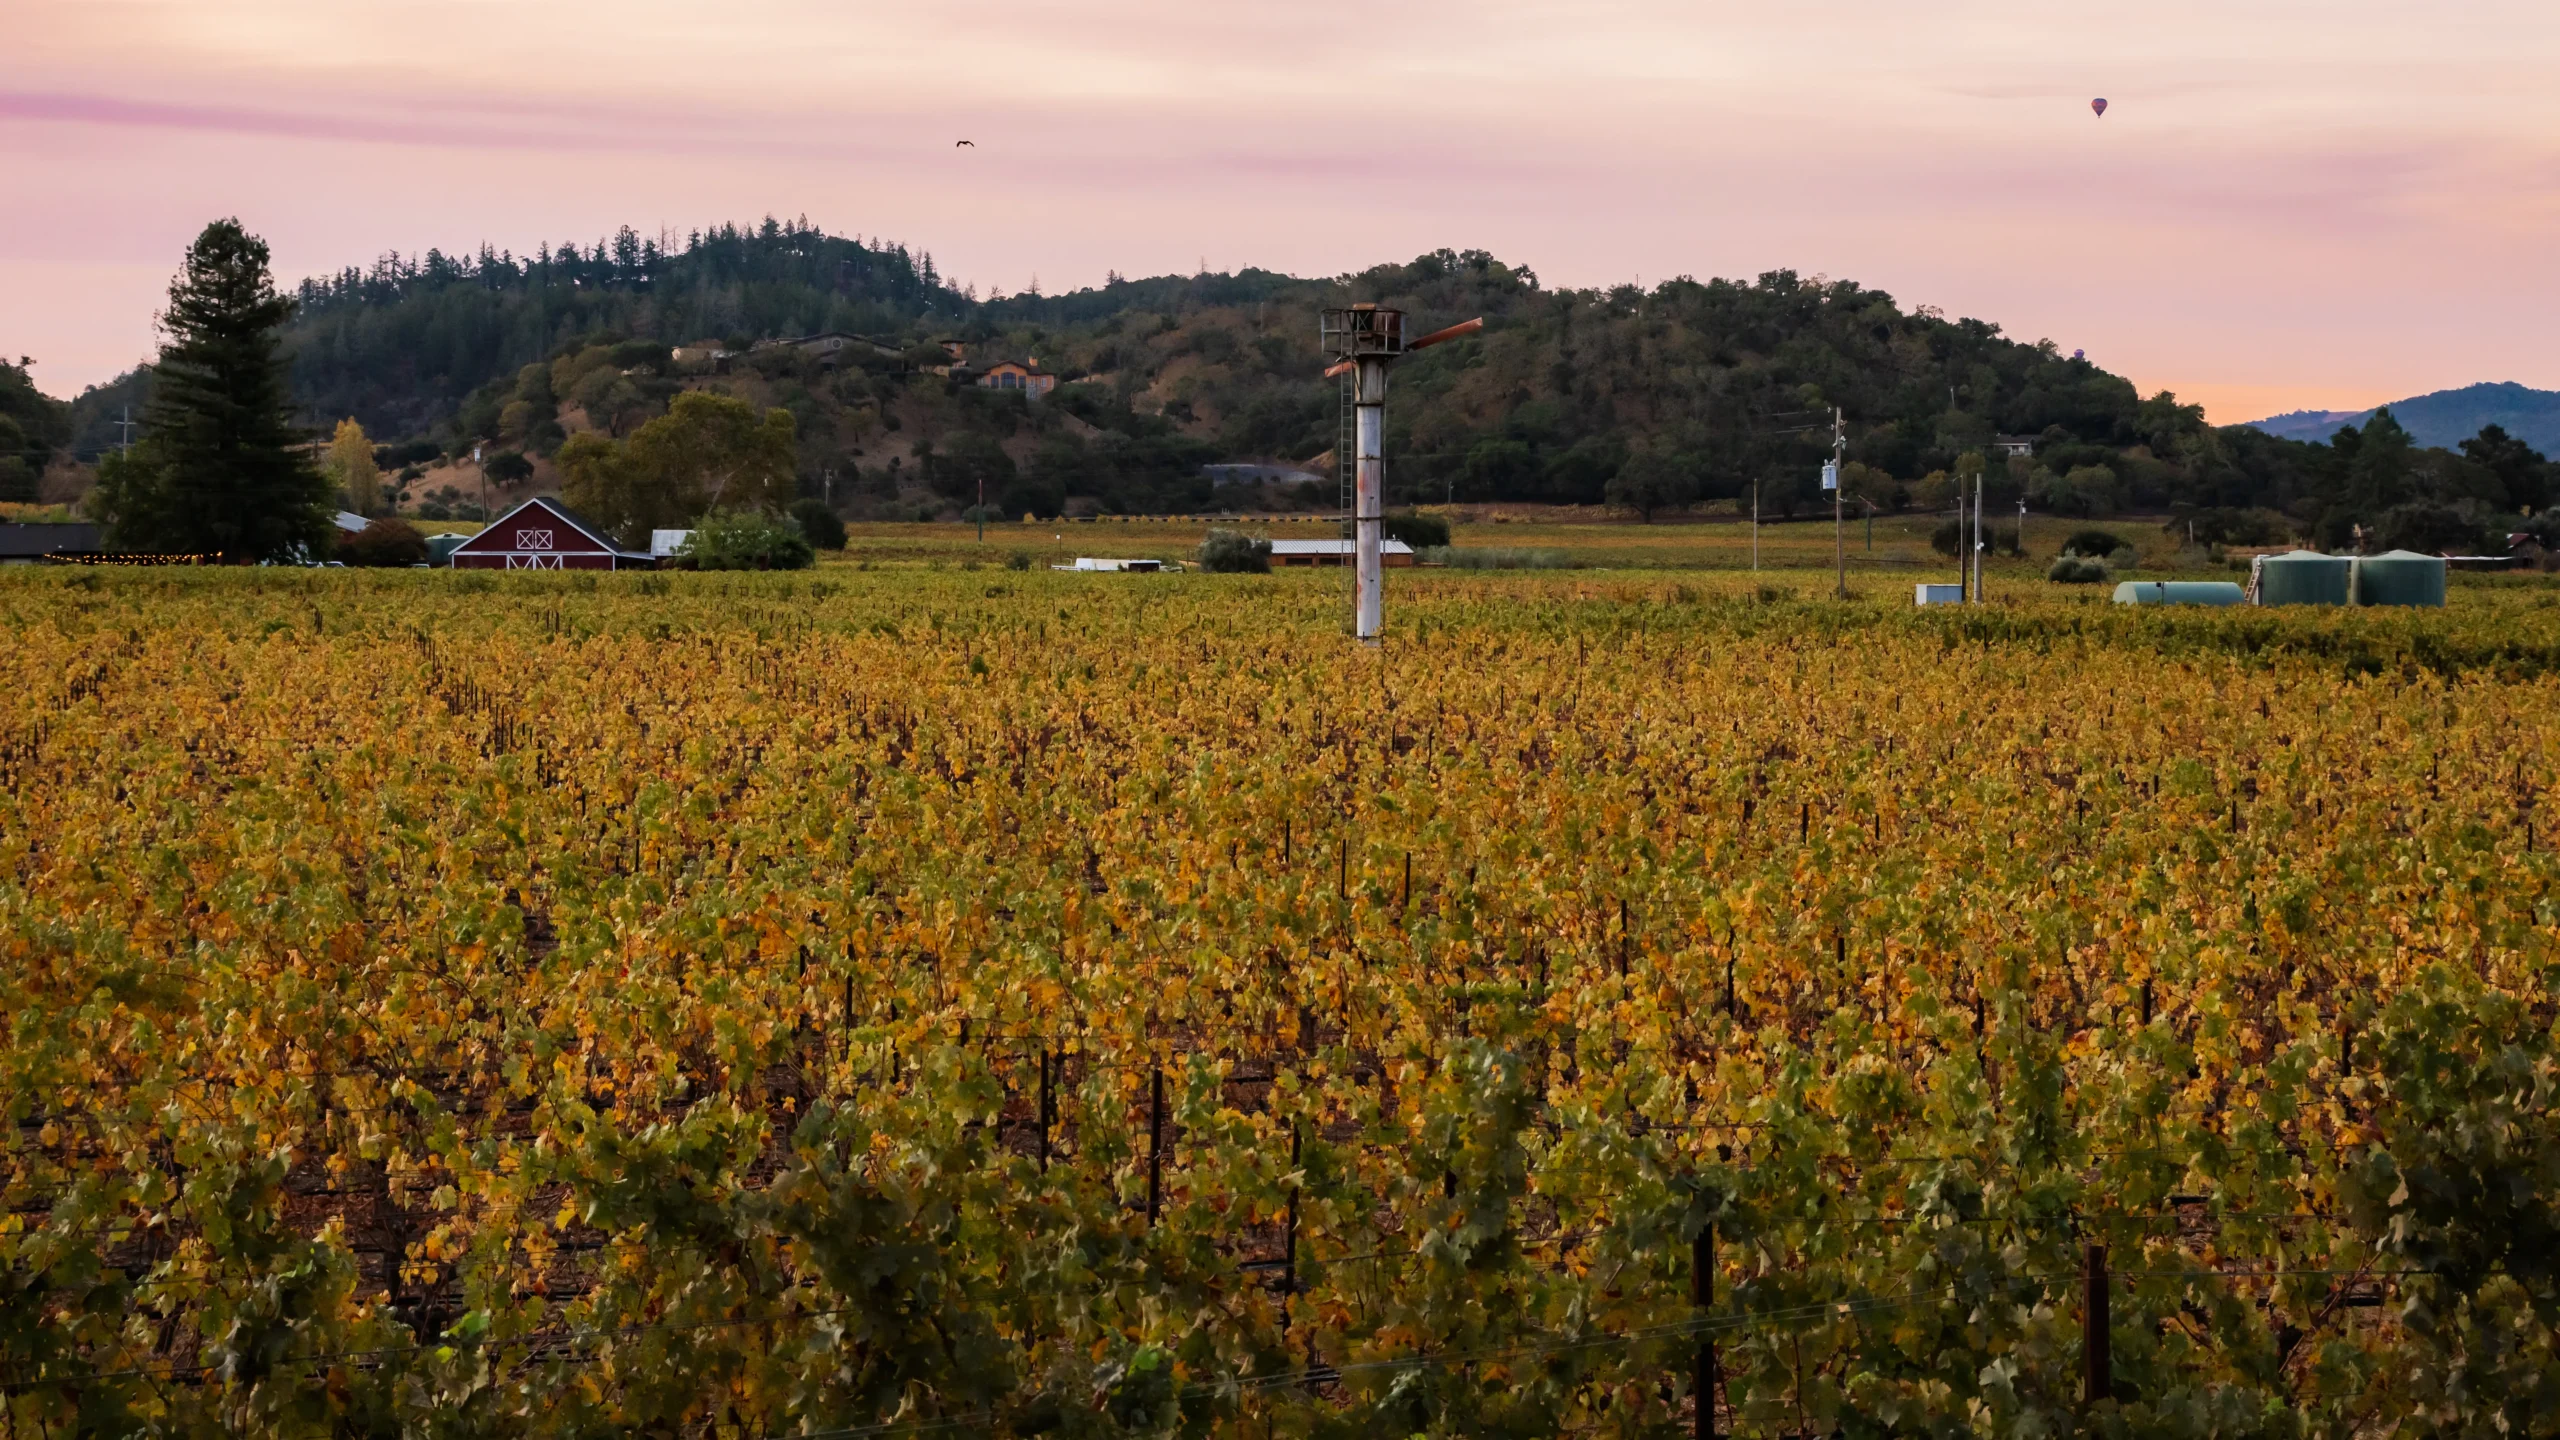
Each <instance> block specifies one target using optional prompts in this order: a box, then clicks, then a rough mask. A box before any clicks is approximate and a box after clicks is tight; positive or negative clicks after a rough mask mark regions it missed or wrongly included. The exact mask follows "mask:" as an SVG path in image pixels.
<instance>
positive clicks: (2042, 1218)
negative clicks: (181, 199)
mask: <svg viewBox="0 0 2560 1440" xmlns="http://www.w3.org/2000/svg"><path fill="white" fill-rule="evenodd" d="M1097 578H1101V579H1102V580H1103V583H1100V584H1097V583H1095V582H1096V580H1097ZM1136 578H1138V577H1092V576H1064V575H1052V574H1049V573H1046V572H1044V571H1038V570H1034V571H1031V572H1028V573H1015V572H1008V571H1003V570H993V569H990V570H985V571H977V572H966V573H964V572H957V571H942V572H933V571H927V570H923V569H915V568H909V569H885V568H884V569H880V570H876V571H855V570H853V569H852V568H850V567H845V566H839V567H834V568H831V569H828V570H825V571H821V572H818V573H817V574H816V575H814V576H808V575H803V576H779V575H776V576H761V575H748V576H714V575H698V576H697V575H684V576H616V575H606V576H600V577H599V576H592V575H591V576H583V577H577V576H545V577H497V576H487V575H461V574H453V573H423V572H421V573H415V574H412V573H408V572H386V573H382V574H368V573H362V572H326V573H320V572H231V573H209V572H208V573H186V574H179V573H176V572H171V571H152V572H132V573H112V574H110V573H98V572H82V573H78V574H64V573H61V572H56V571H45V572H25V573H20V574H12V575H8V576H0V608H5V610H6V613H7V621H8V633H9V634H10V635H11V637H12V642H13V643H12V644H11V645H10V646H9V647H8V649H7V650H6V651H5V652H0V684H5V685H6V687H7V689H6V694H7V698H6V700H5V701H0V773H5V776H6V781H7V784H6V787H5V791H0V1015H5V1017H6V1024H7V1027H8V1038H7V1043H6V1048H5V1052H0V1105H5V1107H6V1110H7V1117H6V1118H7V1121H8V1122H9V1123H8V1125H7V1127H6V1129H5V1135H6V1141H5V1151H0V1187H5V1190H4V1192H0V1195H4V1198H5V1206H0V1406H5V1415H6V1420H5V1422H0V1423H5V1426H6V1427H7V1428H6V1429H5V1431H0V1433H5V1434H6V1435H7V1436H9V1437H11V1440H15V1437H18V1436H38V1435H42V1436H70V1435H121V1434H155V1435H208V1436H209V1435H216V1434H220V1435H234V1434H259V1435H287V1436H296V1435H313V1436H319V1435H333V1436H334V1435H353V1434H394V1433H399V1434H415V1435H498V1436H527V1437H536V1436H539V1437H550V1436H589V1435H608V1434H610V1435H634V1434H636V1435H654V1436H705V1437H709V1436H718V1437H733V1440H755V1437H761V1436H767V1435H774V1436H780V1435H826V1436H845V1437H850V1436H867V1435H901V1436H902V1435H942V1434H950V1435H1004V1436H1017V1435H1032V1434H1044V1435H1055V1436H1098V1435H1122V1434H1149V1435H1156V1434H1161V1435H1176V1434H1178V1435H1198V1436H1212V1435H1214V1436H1233V1437H1239V1440H1262V1437H1287V1436H1342V1437H1352V1436H1403V1435H1414V1434H1429V1435H1449V1436H1458V1435H1465V1436H1522V1437H1528V1436H1556V1435H1568V1434H1570V1435H1606V1436H1669V1435H1688V1434H1694V1433H1702V1432H1704V1431H1707V1430H1712V1431H1713V1432H1714V1433H1717V1434H1723V1435H1748V1436H1767V1437H1781V1436H1787V1437H1797V1436H1802V1437H1810V1436H1830V1435H1835V1434H1848V1435H1857V1436H1866V1435H1883V1434H1888V1433H1892V1434H1930V1435H1981V1436H1992V1435H2000V1436H2036V1435H2053V1434H2063V1433H2091V1434H2101V1433H2102V1434H2114V1435H2195V1436H2203V1435H2239V1434H2266V1435H2276V1436H2293V1435H2305V1436H2307V1435H2340V1436H2343V1435H2384V1434H2397V1435H2410V1436H2418V1435H2429V1436H2434V1435H2492V1434H2496V1435H2510V1436H2512V1435H2526V1434H2552V1433H2554V1427H2555V1421H2554V1419H2553V1418H2552V1417H2553V1416H2554V1415H2560V1342H2556V1341H2555V1335H2560V1117H2555V1111H2554V1106H2555V1103H2560V1093H2556V1092H2560V1046H2555V1037H2554V1031H2553V1027H2554V1023H2555V1016H2560V990H2555V982H2556V981H2560V899H2555V896H2554V892H2553V882H2554V879H2555V876H2560V864H2555V861H2554V858H2553V854H2552V843H2553V841H2552V833H2551V832H2552V831H2553V830H2554V829H2555V828H2560V824H2555V819H2556V818H2560V817H2554V815H2553V814H2552V813H2551V808H2550V806H2549V805H2548V803H2547V801H2548V797H2549V796H2550V795H2551V787H2552V784H2553V780H2554V777H2555V775H2560V591H2554V590H2552V589H2550V588H2549V587H2547V586H2544V587H2540V588H2536V587H2535V586H2534V585H2532V584H2524V583H2518V584H2501V583H2481V584H2470V585H2466V586H2465V587H2464V588H2461V589H2460V590H2458V591H2457V593H2456V595H2455V601H2454V605H2453V606H2452V608H2450V609H2447V610H2444V611H2439V612H2427V613H2423V614H2396V615H2394V614H2381V613H2373V612H2354V613H2341V612H2323V613H2312V612H2299V613H2296V612H2263V611H2246V612H2240V611H2228V612H2213V613H2202V612H2198V613H2174V612H2162V611H2149V612H2139V613H2137V612H2135V611H2133V610H2131V609H2130V608H2127V609H2116V608H2112V607H2105V606H2093V605H2088V604H2084V603H2079V602H2077V601H2075V600H2055V599H2044V598H2039V597H2035V596H2024V595H2022V598H2020V599H2019V600H2018V601H2017V602H2015V603H2012V604H2004V605H1994V606H1989V607H1985V608H1983V609H1981V610H1976V611H1968V612H1952V611H1930V612H1914V611H1912V610H1910V609H1908V608H1907V602H1908V593H1909V592H1908V589H1907V585H1905V586H1901V587H1899V594H1900V597H1901V599H1900V601H1899V602H1898V603H1888V599H1887V598H1886V597H1883V596H1874V597H1870V598H1865V599H1860V600H1853V601H1850V602H1846V603H1835V602H1830V601H1827V600H1821V599H1817V598H1813V597H1816V596H1818V595H1820V594H1822V593H1825V592H1826V591H1827V589H1828V586H1829V577H1828V576H1827V575H1822V576H1807V577H1798V581H1797V583H1796V585H1795V588H1796V589H1798V590H1800V591H1801V592H1802V595H1803V597H1804V598H1798V597H1797V596H1795V595H1792V594H1789V593H1787V587H1786V586H1784V585H1774V586H1768V585H1763V584H1762V583H1761V582H1762V580H1764V579H1766V578H1767V577H1747V576H1741V577H1737V576H1725V577H1721V578H1717V577H1706V578H1699V577H1685V578H1682V577H1673V576H1668V575H1644V574H1638V573H1626V572H1577V573H1572V574H1567V575H1561V576H1556V575H1517V576H1483V575H1469V574H1459V573H1449V574H1437V573H1434V574H1428V575H1418V576H1416V577H1415V578H1412V579H1401V578H1400V579H1398V580H1397V581H1395V582H1394V584H1393V587H1392V588H1393V589H1394V596H1393V603H1392V606H1391V611H1390V613H1391V616H1392V618H1393V622H1394V628H1393V631H1392V636H1393V638H1392V643H1391V644H1390V645H1389V646H1388V647H1387V648H1386V649H1384V650H1383V651H1382V652H1379V653H1375V654H1369V655H1363V654H1360V653H1358V652H1357V651H1356V650H1355V649H1354V648H1353V647H1351V646H1350V645H1349V644H1348V643H1347V642H1346V641H1345V640H1344V639H1343V637H1342V635H1341V628H1342V625H1341V620H1342V617H1341V613H1340V611H1341V596H1342V588H1341V582H1340V580H1339V579H1338V578H1336V579H1327V578H1325V577H1322V576H1317V575H1312V574H1307V575H1284V576H1272V577H1228V576H1206V575H1184V576H1163V577H1145V579H1144V580H1143V582H1142V583H1127V581H1128V580H1130V579H1136ZM2093 1316H2094V1317H2095V1318H2093ZM2093 1337H2094V1339H2095V1341H2096V1342H2097V1343H2096V1344H2094V1345H2093V1344H2092V1343H2091V1342H2092V1339H2093ZM1702 1409H1703V1412H1704V1413H1701V1411H1702Z"/></svg>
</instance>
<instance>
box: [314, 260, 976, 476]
mask: <svg viewBox="0 0 2560 1440" xmlns="http://www.w3.org/2000/svg"><path fill="white" fill-rule="evenodd" d="M297 299H298V301H299V315H298V317H297V319H296V323H295V325H294V328H293V333H292V350H293V360H294V387H295V390H296V393H297V396H298V398H299V399H301V400H302V401H303V402H304V403H305V404H307V405H308V406H309V407H310V408H311V409H312V410H313V411H314V412H315V413H317V414H319V415H323V416H331V417H335V416H345V415H352V416H354V417H356V418H357V419H359V420H361V421H362V422H363V423H364V426H365V428H366V429H367V430H368V431H370V432H372V433H374V434H376V435H400V436H423V435H425V434H427V433H429V432H432V431H434V430H435V429H437V428H439V427H443V426H448V425H449V424H450V422H451V421H452V418H453V416H454V413H455V411H456V410H457V409H458V408H459V406H460V405H461V403H462V401H463V399H464V398H465V397H466V396H468V395H469V394H470V393H471V392H472V391H473V390H474V389H477V388H478V387H480V386H482V385H483V384H485V383H487V382H488V381H490V380H491V379H493V378H496V377H499V376H504V375H513V374H514V373H515V372H516V371H517V370H518V369H519V368H520V367H522V366H524V365H526V364H529V363H531V362H533V361H536V360H543V359H547V358H549V357H551V356H552V355H553V354H555V353H556V352H558V351H559V350H560V349H561V348H562V347H563V346H565V345H568V344H570V343H571V342H573V341H577V340H579V339H581V338H583V337H588V336H594V335H600V334H609V335H613V336H616V337H619V338H623V339H644V340H656V341H662V342H665V343H667V344H671V345H672V344H680V343H682V342H684V341H686V340H692V339H702V338H709V339H718V340H726V341H728V342H729V343H730V344H732V345H734V346H735V347H737V348H739V349H744V348H746V346H747V345H748V344H749V343H750V342H752V341H754V340H756V339H762V338H766V337H770V336H776V335H798V334H806V333H809V332H812V331H817V330H830V329H834V330H860V331H874V330H878V331H899V330H905V329H910V328H914V327H915V326H917V325H918V324H919V323H921V321H922V319H923V317H925V316H928V315H934V316H939V317H941V318H942V319H943V321H944V322H946V323H948V322H949V321H950V320H951V319H953V318H954V317H956V315H957V314H958V313H959V312H960V310H962V309H963V308H964V307H965V306H966V305H967V304H968V300H967V298H966V297H965V296H964V295H962V294H961V293H959V292H956V291H953V290H951V289H949V288H947V287H945V286H944V285H943V284H942V283H941V281H940V280H939V278H938V277H936V275H935V274H934V269H933V258H932V257H931V256H929V255H926V256H918V255H912V254H910V253H909V252H908V251H907V249H906V248H905V247H904V246H900V245H885V244H876V243H870V242H865V241H861V240H848V239H843V238H839V237H835V236H829V235H825V234H822V233H820V232H819V231H818V230H816V229H815V228H813V227H811V226H809V225H808V224H806V223H805V222H801V223H791V224H785V223H782V222H779V221H776V220H773V219H771V218H767V219H766V220H765V222H764V224H763V225H762V226H760V227H757V228H753V229H740V228H738V227H736V226H721V227H719V228H716V229H713V230H709V231H699V232H696V233H694V234H691V235H689V236H687V237H686V239H685V242H684V246H683V248H682V249H680V250H678V249H671V248H662V247H661V246H660V244H659V242H658V241H657V240H655V239H650V238H644V237H642V236H641V235H639V234H637V233H635V232H634V231H632V230H631V229H629V228H628V227H626V228H624V229H623V230H622V231H621V232H620V233H619V234H617V235H615V236H614V237H613V238H612V239H611V240H609V241H602V240H600V241H597V242H596V243H595V244H594V245H592V246H588V247H583V248H582V247H581V246H579V245H577V244H575V243H564V244H562V245H560V246H559V247H558V248H556V249H555V248H553V247H551V246H548V245H545V246H544V247H542V248H541V249H540V250H539V251H537V252H536V253H535V254H534V255H532V256H530V257H527V258H524V259H517V258H516V257H514V256H512V255H508V254H504V253H500V252H497V251H493V250H491V249H490V248H489V247H487V246H485V245H484V246H482V247H481V249H480V252H479V253H478V254H477V255H470V256H448V255H444V254H442V253H440V252H438V251H434V250H430V251H428V252H427V253H426V254H424V255H422V256H416V257H409V258H403V257H401V256H398V255H391V256H386V257H385V258H383V259H382V260H381V261H379V262H377V263H376V264H375V265H374V266H373V268H372V269H370V270H355V269H349V270H347V271H344V272H342V273H341V274H338V275H335V276H332V277H330V278H328V279H325V280H311V281H305V282H304V283H303V285H302V287H301V290H300V293H299V295H298V296H297Z"/></svg>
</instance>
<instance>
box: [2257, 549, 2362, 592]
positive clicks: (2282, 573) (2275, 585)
mask: <svg viewBox="0 0 2560 1440" xmlns="http://www.w3.org/2000/svg"><path fill="white" fill-rule="evenodd" d="M2254 568H2255V569H2256V571H2257V592H2258V593H2257V601H2258V603H2259V604H2261V605H2344V604H2347V603H2349V602H2348V597H2349V594H2350V591H2349V584H2350V582H2351V581H2353V580H2354V578H2355V568H2356V562H2355V561H2354V560H2353V559H2352V558H2350V557H2348V556H2345V555H2323V554H2321V553H2320V552H2319V551H2317V550H2294V551H2289V552H2287V553H2285V554H2282V555H2262V556H2260V557H2259V558H2258V560H2257V561H2256V562H2255V567H2254Z"/></svg>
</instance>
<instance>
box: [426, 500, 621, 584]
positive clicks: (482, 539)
mask: <svg viewBox="0 0 2560 1440" xmlns="http://www.w3.org/2000/svg"><path fill="white" fill-rule="evenodd" d="M452 564H453V567H454V568H455V569H457V570H652V569H655V568H657V564H658V562H657V561H656V560H655V559H654V558H652V557H651V556H649V555H646V554H643V553H640V552H637V551H631V550H625V549H623V548H622V547H621V546H619V545H616V544H614V543H613V539H612V537H610V536H608V535H606V534H605V533H604V532H603V531H602V530H600V529H598V528H596V527H595V526H594V525H591V524H589V523H587V522H586V521H584V520H581V519H579V518H578V516H577V514H576V512H574V511H572V510H570V509H569V507H568V506H566V505H563V504H561V503H560V502H559V501H557V500H549V499H539V498H537V499H533V500H527V501H526V502H524V503H523V504H521V505H518V506H517V507H516V508H514V509H513V510H510V511H508V512H507V513H506V514H504V515H501V516H499V517H498V519H497V520H496V521H495V522H493V523H492V524H491V525H490V526H489V528H488V529H486V530H483V531H481V532H480V533H479V534H477V535H474V536H472V537H471V538H470V539H468V540H465V541H463V542H462V543H461V544H459V545H457V546H455V547H454V548H453V560H452Z"/></svg>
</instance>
